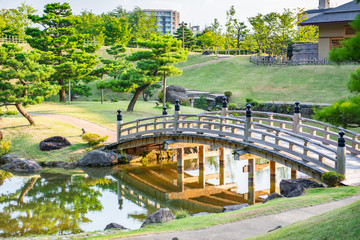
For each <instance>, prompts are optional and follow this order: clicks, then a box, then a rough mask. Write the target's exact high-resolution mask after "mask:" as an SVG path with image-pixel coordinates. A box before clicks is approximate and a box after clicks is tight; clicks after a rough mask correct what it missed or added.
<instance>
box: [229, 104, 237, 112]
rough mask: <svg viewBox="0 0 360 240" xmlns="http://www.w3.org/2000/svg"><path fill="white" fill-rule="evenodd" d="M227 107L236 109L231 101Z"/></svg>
mask: <svg viewBox="0 0 360 240" xmlns="http://www.w3.org/2000/svg"><path fill="white" fill-rule="evenodd" d="M228 108H229V110H236V109H237V107H236V104H233V103H230V104H229V105H228Z"/></svg>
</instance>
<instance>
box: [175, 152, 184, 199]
mask: <svg viewBox="0 0 360 240" xmlns="http://www.w3.org/2000/svg"><path fill="white" fill-rule="evenodd" d="M176 151H177V186H178V190H179V192H183V191H184V189H185V186H184V148H177V149H176Z"/></svg>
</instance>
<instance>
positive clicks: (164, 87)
mask: <svg viewBox="0 0 360 240" xmlns="http://www.w3.org/2000/svg"><path fill="white" fill-rule="evenodd" d="M165 106H166V72H165V71H164V82H163V107H165Z"/></svg>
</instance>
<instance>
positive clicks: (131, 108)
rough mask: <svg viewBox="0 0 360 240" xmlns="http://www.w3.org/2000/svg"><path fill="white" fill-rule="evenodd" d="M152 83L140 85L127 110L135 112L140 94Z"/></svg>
mask: <svg viewBox="0 0 360 240" xmlns="http://www.w3.org/2000/svg"><path fill="white" fill-rule="evenodd" d="M150 85H151V84H150V83H148V84H145V85H144V86H141V87H138V88H137V89H135V93H134V96H133V98H132V99H131V101H130V103H129V106H128V108H127V110H126V111H128V112H133V111H134V107H135V103H136V101H137V100H138V98H139V96H140V95H141V93H142V92H143V91H144V90H146V89H147V88H148V87H150Z"/></svg>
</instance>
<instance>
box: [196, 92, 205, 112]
mask: <svg viewBox="0 0 360 240" xmlns="http://www.w3.org/2000/svg"><path fill="white" fill-rule="evenodd" d="M207 106H208V103H207V100H206V96H205V95H201V96H200V98H199V99H195V100H194V107H196V108H202V109H206V108H207Z"/></svg>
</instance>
